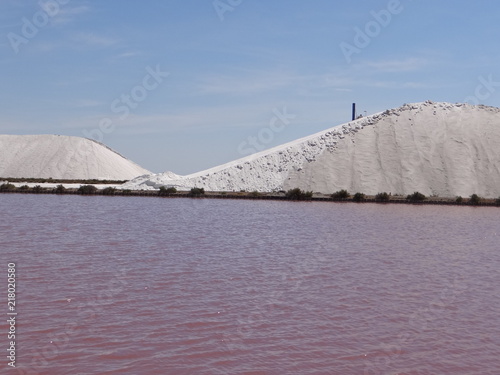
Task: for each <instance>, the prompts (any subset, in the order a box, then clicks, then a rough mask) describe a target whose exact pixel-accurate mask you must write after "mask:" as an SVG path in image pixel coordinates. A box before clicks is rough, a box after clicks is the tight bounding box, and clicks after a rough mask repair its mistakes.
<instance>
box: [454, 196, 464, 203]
mask: <svg viewBox="0 0 500 375" xmlns="http://www.w3.org/2000/svg"><path fill="white" fill-rule="evenodd" d="M463 201H464V199H463V198H462V197H461V196H460V195H459V196H458V197H457V199H455V202H456V203H463Z"/></svg>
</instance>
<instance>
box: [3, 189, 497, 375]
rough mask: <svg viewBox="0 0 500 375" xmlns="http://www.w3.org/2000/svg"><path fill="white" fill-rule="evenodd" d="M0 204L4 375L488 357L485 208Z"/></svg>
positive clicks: (124, 201)
mask: <svg viewBox="0 0 500 375" xmlns="http://www.w3.org/2000/svg"><path fill="white" fill-rule="evenodd" d="M0 209H1V210H0V219H1V220H0V236H1V237H0V238H1V242H2V247H1V249H2V250H1V257H2V264H3V266H4V267H6V266H7V263H8V262H11V261H15V262H17V272H18V280H19V283H18V311H19V317H18V333H19V336H18V353H17V355H18V358H17V363H18V365H19V366H21V368H20V369H18V373H19V374H181V375H183V374H186V375H188V374H189V375H191V374H207V375H208V374H231V375H232V374H247V375H250V374H254V375H256V374H305V375H308V374H315V375H316V374H374V375H375V374H401V375H403V374H413V375H415V374H454V375H457V374H458V375H460V374H464V375H465V374H498V369H500V358H499V357H498V353H499V352H500V316H499V314H498V312H499V311H500V297H499V295H500V293H498V291H497V290H496V289H497V286H498V285H500V273H499V272H498V269H500V252H499V251H498V231H499V226H498V222H499V219H500V210H499V209H497V208H469V207H437V206H423V207H422V206H405V205H375V204H338V203H331V202H324V203H293V202H268V201H224V200H217V201H214V200H203V199H193V200H191V199H160V198H132V197H130V198H125V197H80V196H34V195H17V194H9V195H0ZM4 324H5V323H4ZM4 340H5V342H4V344H5V343H6V341H7V339H6V337H4ZM2 366H4V365H2ZM5 368H6V363H5V366H4V370H5ZM12 373H15V371H14V372H12Z"/></svg>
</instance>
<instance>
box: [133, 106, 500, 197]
mask: <svg viewBox="0 0 500 375" xmlns="http://www.w3.org/2000/svg"><path fill="white" fill-rule="evenodd" d="M499 145H500V109H498V108H493V107H486V106H472V105H468V104H449V103H433V102H431V101H427V102H425V103H415V104H405V105H403V106H402V107H400V108H397V109H392V110H387V111H385V112H381V113H378V114H375V115H372V116H368V117H365V118H360V119H357V120H355V121H352V122H348V123H346V124H343V125H339V126H336V127H334V128H331V129H328V130H325V131H322V132H320V133H316V134H313V135H310V136H308V137H305V138H301V139H298V140H296V141H293V142H290V143H287V144H284V145H281V146H277V147H274V148H272V149H269V150H266V151H262V152H259V153H256V154H253V155H250V156H247V157H244V158H242V159H238V160H235V161H232V162H230V163H227V164H224V165H220V166H217V167H214V168H210V169H207V170H204V171H201V172H198V173H194V174H190V175H187V176H179V175H176V174H173V173H172V172H165V173H160V174H154V175H150V176H141V177H138V178H135V179H134V180H132V181H129V182H128V183H126V184H125V185H124V188H129V189H158V188H159V187H160V186H167V187H170V186H173V187H176V188H177V189H179V190H189V189H190V188H192V187H199V188H204V189H205V190H207V191H240V190H245V191H260V192H269V191H279V190H288V189H291V188H295V187H299V188H301V189H303V190H312V191H314V192H321V193H332V192H335V191H338V190H340V189H346V190H348V191H350V192H353V193H354V192H362V193H365V194H370V195H374V194H377V193H379V192H384V191H385V192H388V193H392V194H400V195H401V194H402V195H406V194H411V193H413V192H415V191H419V192H421V193H423V194H425V195H434V194H435V195H439V196H443V197H454V196H458V195H460V196H469V195H471V194H473V193H476V194H479V195H480V196H483V197H485V198H493V197H498V196H500V146H499Z"/></svg>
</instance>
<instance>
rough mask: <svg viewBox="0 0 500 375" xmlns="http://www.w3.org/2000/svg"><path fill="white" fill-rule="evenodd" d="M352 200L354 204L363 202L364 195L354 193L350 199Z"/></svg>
mask: <svg viewBox="0 0 500 375" xmlns="http://www.w3.org/2000/svg"><path fill="white" fill-rule="evenodd" d="M352 200H353V201H354V202H363V201H365V200H366V195H364V194H363V193H356V194H354V196H353V197H352Z"/></svg>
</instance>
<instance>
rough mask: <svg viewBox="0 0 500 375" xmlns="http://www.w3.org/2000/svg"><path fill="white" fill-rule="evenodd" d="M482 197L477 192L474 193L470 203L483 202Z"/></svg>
mask: <svg viewBox="0 0 500 375" xmlns="http://www.w3.org/2000/svg"><path fill="white" fill-rule="evenodd" d="M481 199H482V198H481V197H479V196H478V195H477V194H472V195H471V196H470V198H469V203H470V204H473V205H477V204H479V203H480V202H481Z"/></svg>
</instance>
